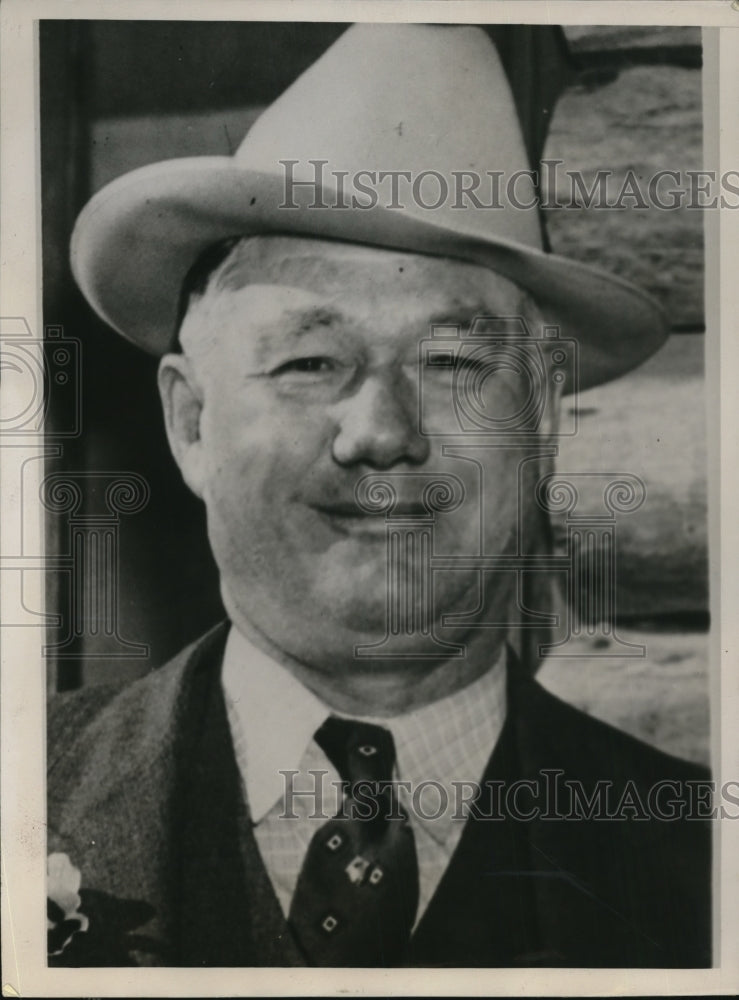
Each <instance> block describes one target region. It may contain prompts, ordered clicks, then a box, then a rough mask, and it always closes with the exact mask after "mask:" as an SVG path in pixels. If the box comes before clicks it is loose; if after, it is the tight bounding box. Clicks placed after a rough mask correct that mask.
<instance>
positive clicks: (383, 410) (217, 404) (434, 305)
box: [162, 237, 534, 662]
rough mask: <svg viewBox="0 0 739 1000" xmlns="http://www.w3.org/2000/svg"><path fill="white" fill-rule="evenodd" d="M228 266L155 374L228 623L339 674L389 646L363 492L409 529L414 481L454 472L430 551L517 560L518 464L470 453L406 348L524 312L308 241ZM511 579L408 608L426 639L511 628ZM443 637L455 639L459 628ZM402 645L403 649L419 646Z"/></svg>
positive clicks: (261, 248)
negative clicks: (434, 328)
mask: <svg viewBox="0 0 739 1000" xmlns="http://www.w3.org/2000/svg"><path fill="white" fill-rule="evenodd" d="M241 258H242V259H239V255H238V253H237V256H236V258H231V259H229V262H228V263H227V265H226V269H225V270H223V269H222V271H221V272H220V275H219V278H218V279H217V280H216V282H214V283H212V284H211V286H210V287H209V290H208V291H207V292H206V294H205V296H204V297H203V298H202V299H199V300H197V301H196V302H195V303H194V304H193V305H192V306H191V308H190V310H189V311H188V314H187V316H186V318H185V322H184V324H183V328H182V331H181V339H182V343H183V347H184V350H185V358H184V359H183V358H177V357H176V356H174V357H172V356H169V357H167V358H165V359H164V360H163V362H162V374H163V377H162V387H163V395H164V397H165V412H166V413H167V414H168V426H169V432H170V438H171V439H172V441H173V447H174V450H175V454H176V455H177V457H178V460H179V462H180V465H181V467H182V469H183V473H184V474H185V478H186V480H187V482H188V483H189V485H190V486H191V488H192V489H193V490H194V491H195V492H196V493H197V494H198V495H199V496H201V497H202V499H203V500H204V502H205V505H206V508H207V515H208V531H209V537H210V541H211V545H212V548H213V552H214V555H215V558H216V561H217V563H218V566H219V569H220V572H221V579H222V585H223V588H224V596H225V598H226V603H227V605H228V606H229V611H230V612H231V614H232V616H233V617H235V618H236V620H237V621H238V620H244V621H246V622H248V623H249V624H250V625H251V626H252V627H255V628H256V629H257V630H259V631H260V632H262V633H263V634H264V635H266V636H267V637H268V638H269V639H271V640H272V642H274V643H275V644H277V645H278V646H279V647H280V648H282V649H283V650H285V651H286V652H288V653H290V654H291V655H293V656H295V657H297V658H298V659H300V660H303V661H308V662H310V661H311V660H315V661H316V662H321V660H322V659H323V660H325V661H327V662H328V661H332V660H335V659H338V658H342V657H343V658H345V659H346V658H350V657H351V655H352V649H353V647H354V645H355V644H357V643H368V642H376V641H378V640H380V639H382V638H383V636H384V635H385V631H386V620H387V607H388V599H389V597H392V596H393V587H394V584H393V582H392V579H391V580H389V579H388V572H387V566H388V560H387V543H386V520H385V517H384V515H382V514H380V515H370V514H366V513H363V512H362V511H361V510H360V509H359V508H358V507H357V504H356V500H355V487H356V485H357V483H358V481H359V480H360V479H361V478H362V477H363V476H365V475H367V474H368V473H382V474H383V476H384V478H389V479H390V480H391V482H393V484H394V486H395V489H396V491H397V493H398V497H399V504H398V507H397V508H396V512H398V513H401V514H403V513H407V514H408V515H413V514H418V513H423V512H424V507H423V505H422V502H421V501H422V491H423V487H424V485H425V484H426V483H427V482H429V481H430V480H431V479H433V476H434V475H435V474H450V473H451V474H453V475H455V476H456V477H458V480H459V481H461V483H462V488H463V491H464V502H463V503H462V504H461V506H459V507H458V509H457V510H455V511H453V512H450V513H439V514H436V515H435V521H434V552H435V554H437V555H452V556H453V555H476V554H477V555H479V554H482V553H484V554H486V555H494V554H498V553H502V552H508V551H513V550H515V549H516V546H517V544H518V538H517V525H518V519H519V489H518V484H519V466H520V464H521V462H522V460H523V459H524V458H525V456H526V455H527V454H529V455H530V450H529V451H528V452H526V451H525V450H523V449H520V448H511V447H507V448H505V447H504V448H501V447H483V448H477V449H474V450H465V446H466V445H469V444H471V443H479V441H473V439H470V438H469V437H467V438H465V435H464V434H463V433H462V432H461V431H460V428H459V424H458V422H457V417H456V415H455V410H454V407H453V405H451V400H452V391H453V386H452V379H453V378H454V369H450V368H449V367H443V366H442V367H436V366H427V367H424V366H423V365H422V364H421V363H420V360H419V358H420V352H419V346H420V343H421V341H423V340H425V339H426V338H428V337H429V335H430V328H431V325H432V324H445V325H455V324H459V325H460V326H461V327H462V329H463V330H465V329H466V328H467V327H468V326H469V323H470V320H471V319H472V318H473V317H475V316H476V315H480V314H485V315H497V316H513V315H516V314H518V313H519V312H520V306H521V293H520V291H519V290H518V289H517V288H516V287H515V286H514V285H512V284H511V283H510V282H508V281H507V280H505V279H503V278H502V277H500V276H498V275H496V274H494V273H492V272H490V271H489V270H486V269H484V268H482V267H478V266H475V265H471V264H466V263H462V262H458V261H452V260H448V259H442V258H436V257H425V256H421V255H417V254H406V253H399V252H391V251H388V250H381V249H376V248H369V247H359V246H354V245H347V244H338V243H329V242H324V241H318V240H307V239H297V238H288V237H269V238H262V239H259V240H254V241H250V244H249V248H248V250H246V251H245V252H243V253H242V254H241ZM175 370H176V371H177V373H178V374H177V375H176V376H175V378H174V379H172V380H169V379H167V378H166V377H164V373H165V372H167V371H169V372H172V371H175ZM183 375H184V377H183ZM529 388H530V387H529V384H528V383H527V382H526V380H525V379H522V378H521V376H520V375H519V374H516V373H515V372H512V371H510V370H506V369H505V367H504V369H503V370H500V371H496V372H494V373H492V374H490V375H489V377H486V378H485V379H483V380H482V381H481V384H480V391H481V392H482V394H483V398H482V399H481V400H478V402H479V403H481V405H482V406H483V407H484V408H485V410H486V412H488V413H490V414H493V415H500V416H503V415H505V414H509V413H513V412H516V411H518V410H520V409H521V406H522V400H523V399H524V398H525V395H526V393H527V392H528V391H529ZM421 391H422V392H423V407H424V428H423V429H424V431H425V433H421V429H420V427H419V392H421ZM449 434H457V435H458V436H457V437H456V438H454V439H451V438H449V437H448V436H446V435H449ZM450 443H451V445H452V447H451V448H450V447H449V445H450ZM443 445H447V451H448V452H452V453H453V454H449V453H447V454H444V453H442V446H443ZM455 446H456V447H455ZM528 464H529V465H531V463H528ZM407 473H412V474H413V475H404V474H407ZM533 474H534V473H533V471H532V472H531V475H533ZM521 499H522V502H523V503H524V511H525V508H526V504H528V503H529V502H530V501H529V499H527V498H526V497H522V498H521ZM418 558H419V557H418V556H408V555H406V556H403V557H401V560H402V561H404V562H406V563H411V562H413V560H414V559H415V560H417V559H418ZM417 568H418V566H416V569H417ZM512 583H513V578H512V576H511V575H506V574H492V575H489V578H488V579H486V580H485V581H484V584H485V585H484V587H482V586H481V577H480V575H479V573H478V572H477V571H475V570H470V569H467V570H450V571H444V572H438V573H436V574H435V578H434V593H433V597H431V596H429V595H425V596H423V597H417V598H416V599H417V600H423V601H426V602H427V603H428V604H429V610H430V613H431V615H432V617H433V618H434V619H435V620H436V621H437V623H440V622H441V616H442V615H447V614H450V613H458V614H464V613H469V614H472V613H473V612H474V611H475V609H476V608H478V607H479V605H480V603H481V601H482V602H483V603H484V604H485V605H486V609H485V610H486V611H487V612H488V615H487V617H488V620H490V617H491V615H495V614H497V615H498V617H500V615H501V614H505V612H504V611H503V610H502V608H503V606H505V605H506V604H507V602H508V599H509V597H510V592H511V585H512ZM482 617H483V619H484V618H485V614H484V613H483V615H482ZM438 629H439V634H440V635H443V636H444V638H448V639H450V640H452V639H454V638H458V637H459V636H461V635H462V634H464V633H465V631H466V627H464V626H457V627H456V628H451V627H447V628H441V626H440V624H439V625H438ZM401 641H405V642H406V644H407V646H408V651H410V652H412V649H413V642H414V639H413V637H412V636H411V637H409V638H407V639H405V640H401Z"/></svg>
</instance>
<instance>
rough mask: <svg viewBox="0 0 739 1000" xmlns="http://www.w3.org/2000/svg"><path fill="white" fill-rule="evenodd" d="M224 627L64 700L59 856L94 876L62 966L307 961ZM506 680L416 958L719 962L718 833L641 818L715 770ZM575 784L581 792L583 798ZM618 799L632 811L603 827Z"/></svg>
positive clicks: (55, 774)
mask: <svg viewBox="0 0 739 1000" xmlns="http://www.w3.org/2000/svg"><path fill="white" fill-rule="evenodd" d="M226 634H227V629H226V627H225V626H220V627H218V628H217V629H215V630H213V631H212V632H210V633H209V634H208V635H207V636H205V637H204V638H203V639H201V640H200V641H199V642H197V643H196V644H194V645H193V646H191V647H190V648H188V649H186V650H185V651H183V652H182V653H181V654H180V655H179V656H177V657H176V658H175V659H174V660H173V661H172V662H171V663H169V664H168V665H167V666H165V667H163V668H161V669H160V670H156V671H154V672H152V673H151V674H149V675H148V676H146V677H145V678H143V679H141V680H139V681H137V682H136V683H134V684H131V685H129V686H127V687H125V688H123V689H121V688H120V686H115V685H110V686H108V685H104V686H97V687H91V688H86V689H82V690H81V691H79V692H75V693H74V694H72V695H62V696H57V697H56V698H55V699H53V702H52V707H51V709H50V712H49V717H48V764H49V777H48V823H49V851H50V852H51V851H63V852H66V853H67V854H68V855H69V857H70V859H71V861H72V863H73V864H74V865H75V866H76V867H77V868H79V869H80V871H81V873H82V890H81V897H82V904H81V907H80V909H81V911H82V912H83V913H85V914H86V915H87V916H88V917H89V920H90V926H89V930H88V931H87V932H86V933H79V934H77V935H75V937H74V938H73V939H72V942H71V944H70V945H69V946H68V947H67V948H66V950H65V952H64V954H63V955H62V956H61V958H60V959H58V960H56V961H58V962H60V963H63V964H67V965H131V964H141V965H185V966H202V965H220V966H257V965H260V966H270V965H275V966H278V965H305V964H306V962H305V959H304V957H303V956H302V954H301V953H300V951H299V949H298V947H297V945H296V944H295V942H294V940H293V938H292V936H291V933H290V931H289V928H288V927H287V924H286V922H285V920H284V918H283V915H282V911H281V909H280V906H279V903H278V901H277V898H276V896H275V893H274V891H273V889H272V886H271V883H270V880H269V877H268V875H267V873H266V870H265V868H264V865H263V863H262V861H261V857H260V854H259V851H258V848H257V845H256V841H255V838H254V836H253V834H252V832H251V824H250V820H249V814H248V805H247V803H246V802H245V801H244V796H243V792H242V786H241V782H240V778H239V774H238V769H237V765H236V762H235V758H234V753H233V748H232V744H231V739H230V734H229V730H228V723H227V718H226V713H225V705H224V702H223V697H222V694H221V687H220V683H219V677H220V663H221V660H222V653H223V646H224V641H225V636H226ZM509 673H510V675H511V680H510V682H509V711H508V718H507V721H506V724H505V727H504V731H503V733H502V735H501V738H500V740H499V743H498V745H497V746H496V748H495V750H494V752H493V754H492V757H491V759H490V762H489V764H488V767H487V770H486V774H485V782H486V784H485V786H484V787H485V791H484V793H483V795H482V797H481V799H480V801H479V802H478V804H477V806H478V808H477V812H478V815H477V816H474V815H473V817H472V818H471V819H470V820H469V821H468V822H467V823H466V825H465V828H464V831H463V834H462V837H461V838H460V841H459V844H458V847H457V849H456V851H455V854H454V856H453V858H452V860H451V863H450V865H449V867H448V869H447V871H446V872H445V874H444V876H443V878H442V880H441V882H440V884H439V887H438V889H437V891H436V893H435V895H434V897H433V899H432V901H431V903H430V905H429V907H428V909H427V910H426V912H425V914H424V915H423V917H422V919H421V920H420V922H419V925H418V927H417V928H416V930H415V932H414V934H413V937H412V940H411V943H410V946H409V948H408V952H407V954H406V959H405V963H404V964H407V965H413V966H439V965H442V966H457V967H469V966H534V965H539V966H541V965H543V966H600V967H609V966H612V967H648V966H651V967H690V966H707V965H710V964H711V948H710V826H709V824H708V823H707V822H706V821H704V820H700V819H675V820H667V819H663V820H660V819H658V818H649V817H648V816H645V814H644V807H645V804H646V803H648V802H649V801H650V800H649V790H650V788H653V787H654V786H655V783H656V782H659V781H664V780H669V781H672V782H674V783H675V784H674V785H672V786H669V788H668V792H669V794H668V795H667V796H666V798H665V797H664V796H663V798H662V799H661V803H662V805H661V808H662V809H663V810H665V801H666V800H667V799H669V798H678V797H680V795H683V796H684V795H685V792H686V788H687V786H686V785H685V783H686V782H700V781H703V780H705V779H706V778H707V773H706V772H705V771H704V770H703V769H702V768H699V767H697V766H695V765H692V764H688V763H686V762H684V761H680V760H677V759H676V758H674V757H670V756H668V755H666V754H663V753H661V752H659V751H657V750H654V749H652V748H651V747H648V746H646V745H645V744H643V743H641V742H640V741H638V740H635V739H633V738H631V737H629V736H627V735H625V734H624V733H621V732H619V731H618V730H616V729H614V728H612V727H610V726H607V725H605V724H603V723H601V722H598V721H596V720H594V719H592V718H590V717H588V716H586V715H585V714H583V713H582V712H580V711H578V710H576V709H574V708H572V707H571V706H569V705H566V704H565V703H563V702H561V701H559V700H558V699H557V698H555V697H553V696H552V695H551V694H549V693H547V692H546V691H545V690H544V689H543V688H541V687H540V686H539V685H538V684H536V683H535V682H534V681H531V680H528V679H526V678H524V677H523V676H519V675H520V674H521V672H520V671H517V670H515V669H514V670H511V671H509ZM516 781H518V782H521V781H528V782H535V783H536V784H535V785H529V786H522V785H521V786H519V787H520V788H521V792H520V794H519V795H518V798H517V807H518V809H519V811H520V813H521V814H523V813H527V812H529V811H531V807H532V806H533V805H535V804H536V802H538V815H537V814H535V813H532V818H531V819H522V818H521V816H520V815H519V817H518V818H515V817H512V816H511V815H510V814H509V810H508V809H507V808H506V797H505V794H504V793H505V790H506V789H508V788H510V787H511V783H512V782H516ZM554 781H556V782H557V783H558V784H557V787H558V798H559V801H558V802H556V803H555V802H554V801H553V798H552V796H551V795H550V797H549V800H548V802H547V801H545V800H543V799H542V797H541V790H542V788H543V787H544V786H545V785H546V783H547V782H549V788H550V791H551V790H552V788H553V785H552V782H554ZM598 782H601V783H605V784H601V785H600V786H599V785H598ZM568 783H573V784H577V787H578V788H579V789H580V790H581V796H582V795H584V796H585V799H582V797H581V800H580V807H577V802H576V800H575V798H573V794H572V791H571V789H572V787H573V785H572V784H568ZM537 788H538V789H539V795H538V799H536V800H535V798H534V795H535V790H536V789H537ZM598 789H600V791H601V792H604V794H605V795H606V798H604V799H602V800H601V803H600V807H599V806H598V800H597V795H596V796H595V798H593V799H592V801H593V803H595V806H594V814H593V815H591V816H590V817H588V815H587V813H588V808H589V807H588V804H587V801H586V800H587V798H588V797H592V796H593V794H594V793H596V792H597V791H598ZM619 803H620V805H621V809H620V818H616V819H606V818H603V809H604V808H607V809H608V810H609V812H610V813H613V812H614V811H616V812H619V809H618V806H619ZM508 804H509V805H510V802H509V803H508ZM667 814H668V813H667ZM566 816H571V818H569V819H567V818H563V817H566ZM486 817H487V818H486ZM495 817H497V818H495ZM578 817H579V818H578Z"/></svg>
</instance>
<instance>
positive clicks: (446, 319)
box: [429, 302, 494, 327]
mask: <svg viewBox="0 0 739 1000" xmlns="http://www.w3.org/2000/svg"><path fill="white" fill-rule="evenodd" d="M491 315H494V310H492V309H491V308H490V306H489V305H488V304H486V303H484V302H477V303H473V304H471V305H460V306H458V307H456V308H454V307H453V308H451V309H444V310H443V311H442V312H438V313H434V314H433V315H432V316H430V317H429V326H430V327H431V326H462V327H468V326H469V325H470V324H471V323H472V321H473V320H475V319H477V318H478V316H488V317H489V316H491Z"/></svg>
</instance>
